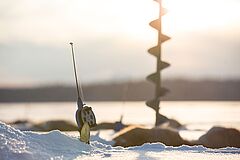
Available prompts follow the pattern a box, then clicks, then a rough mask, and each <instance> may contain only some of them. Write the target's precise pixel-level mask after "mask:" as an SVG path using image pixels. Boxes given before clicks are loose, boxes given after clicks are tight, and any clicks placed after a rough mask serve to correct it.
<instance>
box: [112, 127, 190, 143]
mask: <svg viewBox="0 0 240 160" xmlns="http://www.w3.org/2000/svg"><path fill="white" fill-rule="evenodd" d="M113 140H114V141H115V142H116V143H115V146H123V147H129V146H138V145H142V144H144V143H148V142H149V143H153V142H162V143H164V144H165V145H170V146H180V145H183V144H189V142H187V141H185V140H183V139H182V138H181V137H180V135H179V134H178V132H177V131H175V130H173V129H169V128H160V127H157V128H152V129H147V128H142V127H139V126H130V127H127V128H125V129H123V130H121V131H120V132H119V133H118V134H117V135H116V136H115V138H114V139H113Z"/></svg>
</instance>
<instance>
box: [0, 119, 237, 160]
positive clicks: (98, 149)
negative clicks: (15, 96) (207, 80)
mask: <svg viewBox="0 0 240 160" xmlns="http://www.w3.org/2000/svg"><path fill="white" fill-rule="evenodd" d="M61 159H64V160H65V159H66V160H73V159H74V160H78V159H79V160H80V159H81V160H95V159H96V160H97V159H109V160H110V159H114V160H118V159H119V160H128V159H129V160H130V159H131V160H135V159H138V160H156V159H161V160H165V159H167V160H194V159H203V160H204V159H211V160H215V159H216V160H218V159H234V160H237V159H240V148H230V147H228V148H222V149H208V148H205V147H203V146H185V145H184V146H180V147H170V146H165V145H164V144H161V143H152V144H149V143H147V144H144V145H142V146H135V147H129V148H123V147H112V146H111V145H109V143H108V141H105V140H103V139H101V138H100V137H99V136H98V135H95V136H92V137H91V144H90V145H87V144H84V143H82V142H80V141H79V139H78V138H77V137H71V136H69V135H66V134H64V133H62V132H60V131H51V132H48V133H44V134H42V133H35V132H30V131H25V132H22V131H20V130H17V129H14V128H12V127H11V126H9V125H6V124H4V123H1V122H0V160H61Z"/></svg>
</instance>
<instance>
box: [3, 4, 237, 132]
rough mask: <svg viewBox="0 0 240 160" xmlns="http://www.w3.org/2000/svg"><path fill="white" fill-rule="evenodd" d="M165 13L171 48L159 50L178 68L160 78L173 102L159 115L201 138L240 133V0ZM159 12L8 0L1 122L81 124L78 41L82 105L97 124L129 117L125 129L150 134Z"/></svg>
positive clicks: (143, 7) (146, 7) (153, 7)
mask: <svg viewBox="0 0 240 160" xmlns="http://www.w3.org/2000/svg"><path fill="white" fill-rule="evenodd" d="M163 5H164V7H165V8H167V10H168V14H167V15H165V16H164V17H163V26H162V27H163V33H165V34H166V35H168V36H170V37H171V38H172V39H171V40H170V41H167V42H166V43H164V44H163V49H162V50H163V54H162V59H163V60H165V61H167V62H169V63H170V64H171V67H169V68H168V69H166V70H164V71H163V76H162V78H163V86H166V87H167V88H169V89H170V93H169V94H168V95H167V96H165V97H164V98H163V100H167V101H164V102H163V103H162V105H161V107H162V109H161V110H160V112H163V113H164V114H167V115H168V116H170V117H172V118H176V119H178V120H180V121H181V122H183V123H185V124H189V127H190V125H197V126H198V127H195V129H196V128H199V126H200V125H201V127H200V128H202V129H206V128H205V126H207V128H208V129H209V128H210V127H211V126H213V125H216V124H217V125H223V126H231V127H235V128H240V127H239V126H240V119H239V117H238V116H239V114H240V103H239V100H240V44H239V42H240V30H239V28H240V11H239V8H240V1H239V0H181V1H180V0H165V1H163ZM158 12H159V10H158V5H157V3H156V2H154V1H151V0H141V1H139V0H121V1H119V0H103V1H99V0H51V1H49V0H41V1H37V0H22V1H18V0H8V1H2V2H1V3H0V24H1V25H0V34H1V36H0V102H1V104H0V120H2V121H6V122H11V121H13V120H18V119H27V120H32V121H37V122H39V121H44V120H46V119H48V120H49V119H65V120H70V121H72V122H74V121H75V120H74V112H75V110H76V105H75V101H76V97H77V96H76V90H75V80H74V73H73V67H72V57H71V50H70V45H69V42H70V41H72V42H74V44H75V53H76V60H77V67H78V74H79V77H80V81H81V84H82V86H83V90H84V97H85V100H86V101H87V102H90V104H91V105H93V106H94V107H93V108H94V109H95V110H96V115H97V120H98V122H103V121H117V120H119V118H120V116H121V115H124V119H123V122H125V123H139V124H146V125H152V124H153V123H154V112H153V111H152V110H151V109H150V108H148V107H145V105H144V102H143V101H145V100H147V99H150V98H152V97H153V94H154V86H152V85H151V84H150V83H148V82H146V81H145V77H146V76H147V75H148V74H150V73H152V72H153V71H154V70H155V67H156V59H155V58H153V57H152V56H151V55H150V54H148V53H147V49H148V48H150V47H152V46H154V45H156V43H157V32H156V31H155V30H154V29H152V28H151V27H149V25H148V23H149V22H150V21H152V20H154V19H156V18H158ZM92 101H96V102H92ZM99 101H102V102H99ZM112 101H115V102H112ZM129 101H132V102H129ZM173 101H174V102H173ZM200 101H201V102H200ZM210 101H211V102H210ZM7 102H12V103H7ZM16 102H18V103H16ZM19 102H21V103H19ZM36 102H44V103H36ZM49 102H53V103H49ZM60 102H63V103H60ZM136 110H138V112H136ZM106 112H108V113H113V114H112V117H111V118H110V117H107V116H106ZM46 113H48V114H46ZM186 113H191V114H186ZM226 113H227V114H226ZM10 115H11V116H10ZM213 115H216V116H213ZM224 116H225V118H223V117H224ZM142 117H144V118H142ZM203 117H204V118H203ZM190 128H191V127H190Z"/></svg>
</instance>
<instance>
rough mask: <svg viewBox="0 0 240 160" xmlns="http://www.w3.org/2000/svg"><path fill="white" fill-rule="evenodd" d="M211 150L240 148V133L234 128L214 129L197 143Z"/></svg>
mask: <svg viewBox="0 0 240 160" xmlns="http://www.w3.org/2000/svg"><path fill="white" fill-rule="evenodd" d="M197 143H198V144H202V145H203V146H205V147H209V148H222V147H238V148H239V147H240V132H239V131H238V130H236V129H234V128H223V127H213V128H211V129H210V130H209V131H208V132H207V133H206V134H205V135H203V136H201V137H200V138H199V140H198V141H197Z"/></svg>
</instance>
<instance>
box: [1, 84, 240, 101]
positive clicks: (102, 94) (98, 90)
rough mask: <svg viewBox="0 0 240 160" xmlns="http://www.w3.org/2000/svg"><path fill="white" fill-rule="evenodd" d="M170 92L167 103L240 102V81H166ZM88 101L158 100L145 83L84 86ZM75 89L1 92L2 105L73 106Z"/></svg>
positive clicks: (40, 88)
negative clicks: (65, 103)
mask: <svg viewBox="0 0 240 160" xmlns="http://www.w3.org/2000/svg"><path fill="white" fill-rule="evenodd" d="M162 85H163V86H164V87H166V88H168V89H169V90H170V93H168V94H167V95H166V96H165V97H163V98H162V100H163V101H202V100H204V101H219V100H222V101H240V80H225V81H217V80H201V81H193V80H165V81H163V83H162ZM83 90H84V97H85V100H86V101H145V100H147V99H151V98H152V97H153V96H154V86H153V85H152V84H150V83H148V82H145V81H138V82H119V83H108V84H93V85H88V86H83ZM73 101H76V89H75V87H74V86H64V85H63V86H60V85H59V86H42V87H35V88H0V102H2V103H11V102H73Z"/></svg>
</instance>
